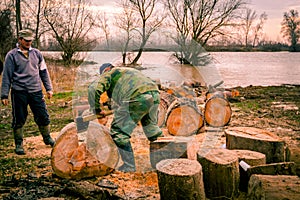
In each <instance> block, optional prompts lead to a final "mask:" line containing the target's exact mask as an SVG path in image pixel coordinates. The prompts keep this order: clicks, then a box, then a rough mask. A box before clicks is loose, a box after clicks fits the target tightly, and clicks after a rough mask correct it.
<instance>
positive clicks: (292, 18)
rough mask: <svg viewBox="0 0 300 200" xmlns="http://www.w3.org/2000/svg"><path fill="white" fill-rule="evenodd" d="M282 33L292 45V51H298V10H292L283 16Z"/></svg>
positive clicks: (299, 28)
mask: <svg viewBox="0 0 300 200" xmlns="http://www.w3.org/2000/svg"><path fill="white" fill-rule="evenodd" d="M281 33H282V34H283V36H284V37H286V38H287V39H288V40H289V41H290V44H291V51H297V43H298V40H299V38H300V18H299V13H298V11H297V10H293V9H292V10H290V11H289V12H285V13H284V15H283V21H282V23H281Z"/></svg>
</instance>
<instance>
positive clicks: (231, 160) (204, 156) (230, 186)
mask: <svg viewBox="0 0 300 200" xmlns="http://www.w3.org/2000/svg"><path fill="white" fill-rule="evenodd" d="M197 159H198V161H199V162H200V164H201V166H202V169H203V181H204V188H205V194H206V197H207V198H209V199H233V198H234V197H235V196H236V195H237V194H238V191H239V190H238V188H239V178H240V175H239V163H238V156H237V154H236V153H235V152H233V151H230V150H228V149H211V150H210V151H201V149H200V150H199V151H198V154H197Z"/></svg>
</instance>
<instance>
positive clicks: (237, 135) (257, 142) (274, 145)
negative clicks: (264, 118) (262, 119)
mask: <svg viewBox="0 0 300 200" xmlns="http://www.w3.org/2000/svg"><path fill="white" fill-rule="evenodd" d="M225 135H226V148H227V149H245V150H252V151H257V152H261V153H263V154H265V155H266V163H276V162H284V161H285V143H284V141H283V140H281V139H280V138H279V137H277V136H276V135H275V134H273V133H271V132H269V131H266V130H263V129H258V128H253V127H232V128H229V129H227V130H225Z"/></svg>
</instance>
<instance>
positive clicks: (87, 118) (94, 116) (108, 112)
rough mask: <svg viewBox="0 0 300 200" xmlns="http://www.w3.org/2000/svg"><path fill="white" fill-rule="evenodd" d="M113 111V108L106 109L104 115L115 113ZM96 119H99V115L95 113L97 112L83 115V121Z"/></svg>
mask: <svg viewBox="0 0 300 200" xmlns="http://www.w3.org/2000/svg"><path fill="white" fill-rule="evenodd" d="M113 113H114V111H113V110H108V111H105V112H104V116H108V115H111V114H113ZM94 119H97V115H95V114H92V115H86V116H82V121H83V122H88V121H92V120H94Z"/></svg>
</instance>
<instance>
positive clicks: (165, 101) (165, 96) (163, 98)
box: [157, 91, 176, 127]
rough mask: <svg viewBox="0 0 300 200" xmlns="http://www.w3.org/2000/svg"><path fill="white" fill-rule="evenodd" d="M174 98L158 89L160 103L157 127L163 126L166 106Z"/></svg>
mask: <svg viewBox="0 0 300 200" xmlns="http://www.w3.org/2000/svg"><path fill="white" fill-rule="evenodd" d="M175 99H176V98H175V97H174V96H173V95H171V94H169V93H167V92H164V91H160V103H159V105H158V120H157V125H158V126H159V127H163V126H165V120H166V115H167V110H168V107H169V106H170V105H171V104H172V102H173V101H174V100H175Z"/></svg>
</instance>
